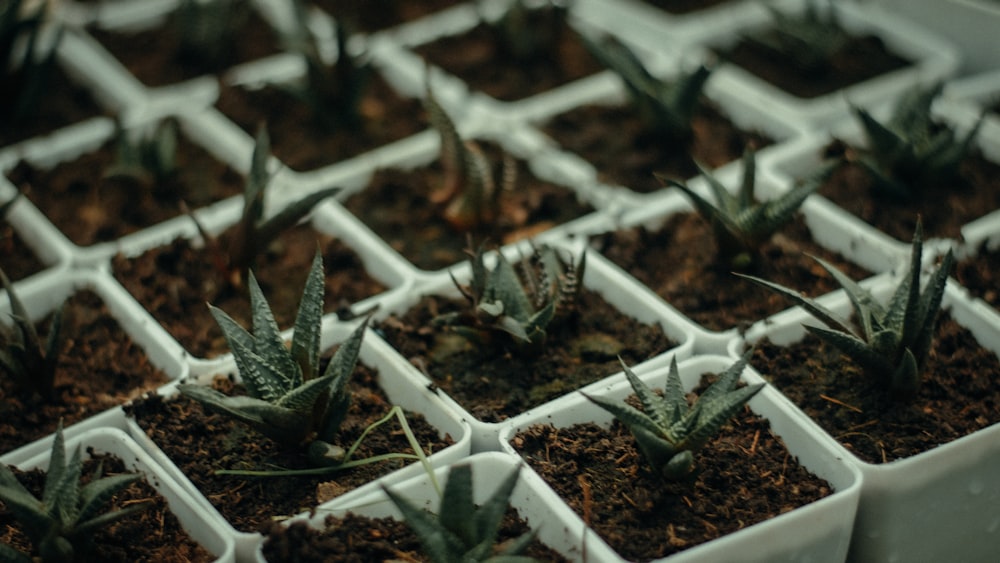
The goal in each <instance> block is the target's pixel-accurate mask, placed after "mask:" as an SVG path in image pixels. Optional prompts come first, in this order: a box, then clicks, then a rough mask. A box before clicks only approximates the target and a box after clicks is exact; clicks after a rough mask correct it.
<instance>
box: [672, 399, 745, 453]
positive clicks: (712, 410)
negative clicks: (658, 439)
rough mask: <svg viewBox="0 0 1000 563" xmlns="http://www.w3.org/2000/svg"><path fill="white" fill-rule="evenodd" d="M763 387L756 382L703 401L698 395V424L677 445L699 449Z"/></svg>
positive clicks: (689, 448)
mask: <svg viewBox="0 0 1000 563" xmlns="http://www.w3.org/2000/svg"><path fill="white" fill-rule="evenodd" d="M763 388H764V384H763V383H757V384H754V385H747V386H745V387H740V388H739V389H735V390H733V391H729V392H727V393H725V394H724V395H720V396H718V397H714V398H713V399H712V400H711V401H704V400H703V399H702V398H700V397H699V399H698V404H699V405H701V412H700V414H699V416H698V424H697V425H696V426H695V428H694V430H693V431H692V432H691V433H689V434H688V435H687V436H686V437H685V438H684V440H683V442H682V443H681V444H680V445H679V446H680V447H683V449H686V450H689V451H698V450H700V449H701V448H702V447H703V446H704V445H705V444H706V443H708V441H709V440H710V439H711V438H712V437H713V436H715V435H716V434H718V433H719V430H721V429H722V427H723V426H724V425H725V424H726V422H727V421H728V420H729V419H730V418H732V416H733V415H734V414H736V413H737V412H738V411H739V410H740V409H741V408H743V405H744V404H746V403H747V401H749V400H750V399H752V398H753V396H754V395H756V394H757V393H758V392H759V391H760V390H761V389H763Z"/></svg>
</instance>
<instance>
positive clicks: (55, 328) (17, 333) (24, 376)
mask: <svg viewBox="0 0 1000 563" xmlns="http://www.w3.org/2000/svg"><path fill="white" fill-rule="evenodd" d="M0 283H2V284H3V289H5V290H7V299H8V300H9V301H10V309H11V312H10V317H11V320H12V321H13V324H12V325H11V326H7V325H6V324H3V323H0V374H4V375H6V376H7V377H10V378H11V379H13V380H14V382H15V383H16V384H17V386H18V387H19V388H21V389H25V390H27V391H30V392H32V393H34V394H36V395H38V396H39V397H42V398H43V399H50V398H52V396H53V390H54V388H55V381H56V366H57V365H58V362H59V352H60V350H61V348H62V345H63V333H62V319H63V309H64V307H60V308H59V309H56V311H55V313H53V315H52V321H51V324H50V326H49V334H48V337H47V338H46V339H45V340H44V341H43V340H42V338H41V337H40V336H39V335H38V331H37V330H35V325H34V323H32V322H31V318H30V317H29V316H28V311H27V309H26V308H25V307H24V304H23V303H22V302H21V299H20V298H19V297H18V296H17V292H16V291H14V287H13V284H11V283H10V279H8V278H7V274H6V273H4V271H3V270H2V269H0Z"/></svg>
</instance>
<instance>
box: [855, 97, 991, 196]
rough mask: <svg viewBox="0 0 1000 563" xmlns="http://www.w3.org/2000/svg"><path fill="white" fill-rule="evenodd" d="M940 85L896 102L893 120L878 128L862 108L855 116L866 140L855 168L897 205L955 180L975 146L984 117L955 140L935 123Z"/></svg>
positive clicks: (951, 132) (953, 134) (949, 131)
mask: <svg viewBox="0 0 1000 563" xmlns="http://www.w3.org/2000/svg"><path fill="white" fill-rule="evenodd" d="M941 88H942V85H941V84H935V85H933V86H931V87H928V88H914V89H911V90H908V91H907V92H905V93H904V94H903V95H902V96H900V98H899V99H898V100H897V101H896V104H895V106H894V108H893V112H892V115H891V116H890V117H889V119H888V121H886V122H885V123H882V122H880V121H878V120H877V119H875V118H874V117H872V116H871V114H870V113H868V112H867V111H865V110H864V109H862V108H857V107H856V108H854V113H855V115H856V116H857V118H858V120H859V121H860V122H861V125H862V127H863V129H864V132H865V136H866V137H867V140H868V145H867V149H866V150H862V151H859V154H858V157H857V159H856V161H857V163H858V164H860V165H861V166H863V167H864V168H865V170H866V171H867V172H868V173H869V174H870V176H871V177H872V178H873V179H874V180H875V187H876V189H878V190H881V191H882V192H883V193H886V194H889V195H890V196H892V197H896V198H898V199H901V200H910V199H914V198H916V197H919V196H920V195H921V194H922V192H923V191H924V189H925V188H926V187H927V186H933V185H935V184H938V183H941V182H947V181H951V180H954V179H955V178H957V176H958V167H959V164H961V162H962V159H964V158H965V157H966V156H967V155H968V154H969V152H970V150H971V149H972V147H973V142H974V141H975V138H976V135H977V133H978V132H979V128H980V126H981V125H982V122H983V118H982V116H981V117H980V118H979V121H977V122H976V124H975V125H974V126H973V127H972V128H971V129H969V131H968V132H967V133H965V135H964V136H962V137H959V136H958V135H957V133H956V132H955V130H954V129H953V128H951V127H950V126H948V125H947V124H943V123H937V122H936V121H935V120H934V119H933V115H932V114H931V105H932V104H933V103H934V100H935V98H937V96H938V95H939V94H940V93H941Z"/></svg>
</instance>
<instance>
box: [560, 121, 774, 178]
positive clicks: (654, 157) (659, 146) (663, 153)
mask: <svg viewBox="0 0 1000 563" xmlns="http://www.w3.org/2000/svg"><path fill="white" fill-rule="evenodd" d="M691 128H692V133H693V138H692V139H691V140H690V142H688V143H687V144H682V143H679V142H677V141H672V140H669V139H664V138H662V137H661V136H659V135H656V134H652V133H649V132H647V131H646V127H645V126H644V125H643V123H642V121H641V120H640V118H639V115H638V114H637V113H636V111H635V110H634V109H633V108H632V107H631V106H601V105H590V106H581V107H578V108H576V109H573V110H570V111H568V112H566V113H563V114H560V115H557V116H555V117H554V118H552V119H551V120H550V121H549V122H548V123H546V124H545V125H544V126H543V129H544V131H545V133H546V134H548V135H549V136H550V137H552V138H553V139H554V140H555V141H556V142H557V143H559V145H560V146H562V147H563V148H565V149H567V150H569V151H571V152H574V153H576V154H578V155H580V156H581V157H582V158H583V159H584V160H586V161H587V162H589V163H590V164H592V165H593V166H594V167H595V168H596V169H597V172H598V177H599V178H600V179H601V181H603V182H608V183H612V184H617V185H621V186H626V187H628V188H629V189H631V190H633V191H636V192H639V193H648V192H653V191H656V190H658V189H660V187H661V186H660V182H659V181H658V180H657V179H656V178H655V177H654V176H653V173H654V172H655V173H658V174H662V175H664V176H666V177H668V178H675V179H678V180H686V179H688V178H691V177H693V176H697V175H698V168H697V167H696V166H695V162H699V163H701V165H702V166H706V167H708V168H710V169H711V168H717V167H719V166H722V165H723V164H726V163H728V162H731V161H733V160H736V159H738V158H740V156H742V155H743V151H744V150H745V149H746V148H747V147H748V146H750V147H755V148H763V147H765V146H767V145H770V144H772V143H773V142H774V141H773V140H771V139H768V138H766V137H765V136H763V135H762V134H760V133H757V132H752V131H742V130H740V129H738V128H736V126H735V125H733V123H732V122H731V121H729V118H727V117H726V116H725V115H723V114H722V113H721V112H720V110H719V109H718V108H716V107H715V106H714V105H713V104H712V103H711V102H708V101H704V102H702V103H701V104H700V106H699V108H698V110H697V112H696V114H695V116H694V118H693V119H692V121H691Z"/></svg>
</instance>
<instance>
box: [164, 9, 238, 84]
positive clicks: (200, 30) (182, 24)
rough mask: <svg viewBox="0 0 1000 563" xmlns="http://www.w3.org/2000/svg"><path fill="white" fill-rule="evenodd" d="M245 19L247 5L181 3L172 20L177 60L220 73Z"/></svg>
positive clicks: (229, 60)
mask: <svg viewBox="0 0 1000 563" xmlns="http://www.w3.org/2000/svg"><path fill="white" fill-rule="evenodd" d="M249 16H250V12H249V5H248V4H247V3H246V2H243V1H242V0H181V3H180V6H179V7H178V8H177V17H176V18H175V19H174V23H175V27H176V29H177V32H178V33H179V35H180V41H179V43H180V45H179V47H178V56H179V57H180V58H181V59H183V60H186V61H190V62H192V63H194V64H197V65H200V66H202V67H203V68H209V69H214V70H222V69H224V68H225V67H226V66H227V65H229V64H230V62H231V61H232V60H233V53H234V50H233V44H234V43H235V42H236V41H237V35H238V33H239V30H240V28H241V27H242V26H243V25H244V24H245V23H246V22H247V20H248V18H249Z"/></svg>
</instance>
